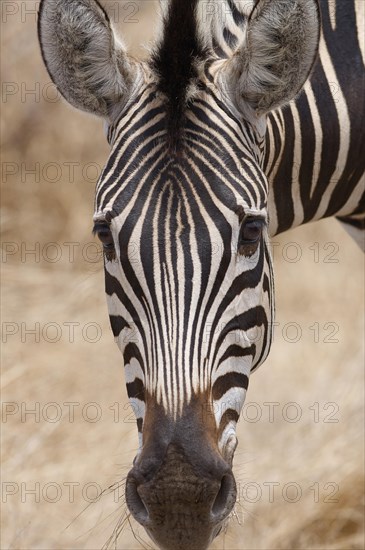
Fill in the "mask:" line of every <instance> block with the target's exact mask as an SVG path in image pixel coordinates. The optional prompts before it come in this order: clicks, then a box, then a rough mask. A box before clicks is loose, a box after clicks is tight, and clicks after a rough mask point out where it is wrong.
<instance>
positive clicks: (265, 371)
mask: <svg viewBox="0 0 365 550" xmlns="http://www.w3.org/2000/svg"><path fill="white" fill-rule="evenodd" d="M117 4H118V3H117V2H113V3H112V5H114V6H115V5H117ZM128 4H129V6H127V7H126V9H125V11H121V9H122V8H120V10H119V19H122V18H123V19H126V18H127V19H128V16H129V20H130V19H131V18H132V19H136V20H138V21H139V24H138V23H134V22H131V21H129V22H127V23H125V24H124V27H125V30H126V32H128V33H129V36H132V35H135V38H134V41H132V39H129V42H130V44H131V45H132V44H138V43H139V42H140V41H143V40H146V37H149V36H150V34H151V32H152V30H153V17H152V14H153V9H152V8H153V5H152V3H151V2H148V3H147V2H144V3H142V2H139V3H135V2H134V3H131V2H129V3H128ZM122 5H123V3H122V2H120V6H122ZM34 6H35V2H32V1H28V2H17V3H12V2H3V6H2V41H3V44H2V46H3V47H2V54H1V61H2V78H3V87H2V91H3V96H2V142H3V143H2V145H3V153H2V154H3V156H2V171H3V174H2V175H3V177H2V179H3V185H2V221H3V236H2V240H3V244H2V248H3V251H4V250H5V251H6V253H5V254H4V255H3V259H2V266H1V267H2V293H3V296H2V297H3V300H2V304H3V310H2V329H3V356H2V368H3V377H2V400H3V402H6V403H7V404H6V403H3V407H5V409H4V410H3V413H4V412H5V414H3V418H2V453H3V454H2V460H3V466H2V483H3V484H2V492H3V494H2V500H3V504H2V506H3V514H2V541H1V548H4V549H5V548H11V549H18V548H22V549H30V548H32V549H40V548H44V549H51V548H52V549H59V548H67V549H75V548H80V549H81V548H83V549H94V548H95V549H96V548H101V547H102V546H103V544H104V543H105V542H106V541H107V540H108V538H109V536H110V535H111V533H112V531H113V528H114V527H115V526H116V524H117V523H118V521H119V519H120V518H123V517H124V516H123V515H124V513H125V506H124V504H123V491H122V489H121V490H120V492H119V494H116V495H115V494H113V493H109V494H105V495H104V496H103V497H102V498H101V499H99V500H98V501H97V502H95V503H94V504H91V506H90V507H89V508H88V509H87V510H86V511H85V512H84V513H82V514H81V515H79V514H80V512H81V511H82V510H83V509H84V508H85V506H86V505H87V504H88V500H91V499H92V498H93V497H94V496H95V494H96V492H95V491H96V489H97V488H98V487H101V488H106V487H108V486H109V485H111V484H112V483H114V482H117V481H122V480H123V478H124V477H125V475H126V473H127V472H128V469H129V468H130V466H131V463H132V459H133V456H134V454H135V451H136V446H137V431H136V428H135V424H134V421H133V418H132V415H131V410H130V409H129V407H128V404H127V400H126V392H125V389H124V383H123V372H122V371H123V369H122V362H121V356H120V354H119V352H118V350H117V348H116V345H115V344H114V342H113V338H112V334H111V331H110V330H109V326H108V317H107V310H106V305H105V301H104V294H103V272H102V264H101V261H100V260H97V261H96V262H95V261H94V260H95V259H97V258H95V254H94V252H95V248H94V245H93V244H91V245H90V244H89V243H94V239H93V237H92V236H91V226H92V213H93V192H94V185H95V180H96V176H97V170H96V168H95V166H100V167H101V166H102V164H103V162H105V160H106V158H107V154H108V146H107V144H106V142H105V139H104V135H103V128H102V123H101V122H100V121H98V120H96V119H93V118H91V117H88V116H87V115H84V114H81V113H78V112H76V111H74V110H73V109H71V108H70V107H69V106H67V105H66V104H65V103H64V102H62V101H57V100H56V101H53V98H54V93H53V92H54V90H52V88H51V87H50V86H49V78H48V76H47V74H46V72H45V69H44V68H43V65H42V62H41V58H40V54H39V50H38V45H37V41H36V18H35V15H34V14H32V13H31V12H30V10H34ZM135 7H136V8H137V13H136V14H133V12H134V11H135ZM137 51H138V50H137ZM32 89H33V90H34V89H35V90H36V94H35V95H34V94H33V95H32V94H31V93H27V92H29V91H30V90H32ZM70 163H74V164H70ZM31 169H34V170H35V174H34V173H33V174H32V173H31V172H29V171H27V170H31ZM71 169H73V174H72V173H71ZM275 241H276V242H277V243H278V244H277V246H276V247H275V271H276V295H277V322H278V327H277V332H276V336H275V342H274V345H273V348H272V352H271V355H270V357H269V359H268V360H267V362H266V364H265V365H264V366H263V367H262V368H261V369H260V371H259V372H258V373H257V374H256V375H255V376H254V377H253V378H252V380H251V386H250V391H249V394H248V401H247V403H248V405H249V406H246V407H245V409H244V414H243V417H242V420H241V421H240V424H239V428H238V434H239V440H240V444H239V448H238V451H237V453H236V458H235V473H236V476H237V482H238V486H239V502H238V503H237V507H236V517H233V518H232V520H231V522H230V525H229V528H228V530H227V533H226V535H225V536H222V537H220V538H219V539H218V540H217V541H216V543H215V546H214V547H215V548H226V549H242V550H243V549H256V548H257V549H258V548H260V549H274V548H275V549H279V548H280V549H284V548H285V549H292V548H302V549H316V550H317V549H322V548H323V549H330V548H331V549H341V550H343V549H349V548H356V549H361V548H364V534H363V527H364V525H363V504H364V501H363V480H364V470H363V462H364V461H363V459H364V456H363V450H364V436H363V427H364V423H363V406H364V394H363V329H364V326H363V321H364V318H363V298H364V279H363V276H364V269H363V267H364V263H363V256H362V254H361V252H360V250H359V249H358V248H357V246H356V245H355V243H354V242H353V241H352V240H351V239H350V238H349V237H348V236H347V235H346V234H345V232H344V231H343V229H342V228H341V227H340V225H339V224H338V223H337V222H336V221H335V220H327V221H324V222H320V223H316V224H313V225H310V226H308V227H306V228H300V229H297V230H296V231H293V232H290V233H287V234H285V235H283V236H282V237H281V238H277V239H275ZM36 243H38V244H36ZM49 243H56V244H53V245H52V244H49ZM65 243H79V244H76V245H71V244H65ZM290 243H297V244H296V245H293V244H290ZM314 243H318V244H314ZM328 243H334V244H328ZM26 247H27V248H26ZM298 247H299V248H298ZM31 248H33V249H35V250H36V253H35V254H31V253H27V250H28V251H29V250H30V249H31ZM297 249H300V253H301V258H300V259H299V260H298V261H297V262H292V261H289V260H292V259H293V258H294V256H295V253H296V250H297ZM72 250H74V258H73V257H72V255H71V258H70V254H71V252H72ZM331 254H332V255H331ZM57 256H58V257H57ZM283 256H284V257H285V258H284V259H283ZM54 259H57V261H52V260H54ZM70 259H71V261H70ZM329 260H335V262H333V261H332V262H329ZM37 323H38V325H37ZM70 323H78V324H74V325H72V326H73V330H74V336H73V338H71V337H70V331H71V328H72V326H71V325H70ZM288 323H289V325H288ZM316 323H317V324H316ZM310 327H312V328H310ZM334 327H338V332H337V333H336V334H331V333H332V331H333V328H334ZM31 328H35V330H36V333H35V334H31V333H29V332H27V330H29V329H31ZM299 329H300V331H301V337H300V338H298V341H297V342H294V341H293V340H295V339H296V338H295V337H296V331H297V330H299ZM317 329H318V330H317ZM10 332H13V333H14V334H10ZM56 339H58V341H57V342H55V341H54V340H56ZM52 340H53V341H52ZM92 340H95V341H94V342H93V341H92ZM328 340H329V341H328ZM333 340H337V341H335V342H334V341H333ZM71 402H72V403H74V419H73V421H71V420H72V418H70V414H69V412H70V410H71V405H67V403H71ZM292 402H294V403H295V404H294V405H293V404H291V403H292ZM55 403H56V404H57V406H56V405H54V404H55ZM92 403H94V404H95V403H96V404H97V408H96V406H95V405H93V404H92ZM116 403H119V405H118V406H117V405H116ZM265 403H266V404H265ZM269 403H276V405H271V406H270V405H269ZM270 407H272V408H273V409H272V410H273V411H274V412H273V413H272V414H273V416H271V417H270V415H269V412H270ZM32 408H33V409H35V410H36V411H37V414H39V418H36V417H35V415H34V414H33V415H32V414H26V410H25V409H28V410H29V409H32ZM97 411H98V412H99V415H100V414H101V418H100V419H96V421H95V422H92V419H93V418H94V416H95V413H96V412H97ZM11 413H12V414H11ZM57 414H58V415H59V416H60V415H61V417H60V418H59V419H57V418H55V415H57ZM118 414H119V416H118ZM260 415H261V416H260ZM296 415H298V419H297V422H291V421H290V420H291V419H293V418H294V417H295V416H296ZM52 419H55V420H56V421H55V422H52V421H51V420H52ZM274 484H275V485H274ZM270 488H271V491H274V493H273V495H272V494H271V491H270ZM32 489H34V490H35V493H31V492H29V491H31V490H32ZM72 489H73V490H72ZM72 492H73V493H74V494H73V495H72ZM296 497H297V498H296ZM52 500H53V501H54V502H51V501H52ZM294 500H296V502H294ZM254 501H256V502H254ZM330 501H333V502H330ZM71 522H72V524H71V525H70V526H69V527H67V526H68V525H69V524H70V523H71ZM243 523H244V524H243ZM133 532H134V534H133ZM139 537H142V538H143V540H144V541H145V542H144V543H140V542H139V540H140V538H139ZM142 544H144V545H145V546H146V547H150V546H149V543H148V542H147V537H146V535H145V534H144V533H143V529H142V528H140V527H138V526H137V525H136V523H135V522H133V521H131V523H128V522H126V523H125V527H124V529H123V530H122V532H121V534H120V537H119V540H118V542H117V543H116V547H117V548H122V549H132V548H142V547H143V546H142Z"/></svg>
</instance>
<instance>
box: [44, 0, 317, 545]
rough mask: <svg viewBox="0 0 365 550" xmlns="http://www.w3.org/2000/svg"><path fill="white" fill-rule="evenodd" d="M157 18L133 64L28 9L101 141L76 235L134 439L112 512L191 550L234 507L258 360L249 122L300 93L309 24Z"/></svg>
mask: <svg viewBox="0 0 365 550" xmlns="http://www.w3.org/2000/svg"><path fill="white" fill-rule="evenodd" d="M162 4H163V5H162V17H161V20H162V22H163V24H162V31H161V36H160V39H159V42H158V45H157V46H156V47H155V49H154V50H153V52H152V53H151V55H150V58H149V60H148V61H146V62H139V61H137V60H135V59H133V58H132V57H131V56H129V55H128V54H127V52H126V50H125V48H124V46H123V45H122V43H121V42H119V40H118V39H117V38H116V36H115V34H114V32H113V30H112V28H111V24H110V21H109V19H108V16H107V14H106V12H105V11H104V10H103V8H102V7H101V6H100V5H99V4H98V3H97V2H96V1H95V0H43V2H42V4H41V10H40V24H39V37H40V42H41V47H42V53H43V58H44V60H45V63H46V66H47V69H48V71H49V74H50V76H51V78H52V79H53V81H54V82H55V83H56V85H57V86H58V88H59V90H60V91H61V93H62V94H63V95H64V97H65V98H66V99H67V100H68V101H69V102H70V103H71V104H72V105H74V106H76V107H78V108H81V109H83V110H86V111H89V112H91V113H93V114H96V115H99V116H101V117H103V118H104V119H105V120H106V121H107V124H108V139H109V142H110V144H111V147H112V150H111V154H110V157H109V160H108V162H107V164H106V166H105V169H104V170H103V173H102V175H101V177H100V180H99V182H98V185H97V191H96V209H95V216H94V223H95V226H94V230H95V232H96V233H97V235H98V236H99V238H100V240H101V241H102V244H103V248H104V253H105V254H104V255H105V280H106V294H107V301H108V308H109V314H110V322H111V326H112V330H113V333H114V336H115V338H116V340H117V342H118V345H119V347H120V350H121V352H122V354H123V358H124V368H125V377H126V383H127V390H128V395H129V398H130V400H131V403H132V406H133V408H134V410H135V413H136V417H137V426H138V431H139V438H140V447H139V451H138V454H137V456H136V458H135V461H134V467H133V469H132V470H131V471H130V472H129V474H128V478H127V482H126V499H127V504H128V507H129V509H130V511H131V513H132V515H133V516H134V517H135V518H136V520H137V521H138V522H139V523H141V524H142V525H143V526H144V527H145V528H146V530H147V532H148V533H149V534H150V536H151V537H152V539H154V540H155V542H157V544H158V545H159V546H160V547H161V548H164V549H169V550H172V549H174V550H176V549H188V548H189V549H191V548H199V549H203V548H207V547H208V546H209V544H210V542H211V540H212V539H213V538H214V536H216V535H217V533H218V532H219V531H220V529H221V528H222V525H223V523H224V522H225V520H226V518H227V517H228V515H229V514H230V512H231V511H232V509H233V507H234V504H235V500H236V485H235V480H234V477H233V474H232V470H231V467H232V460H233V454H234V451H235V448H236V445H237V439H236V423H237V421H238V418H239V414H240V410H241V408H242V405H243V402H244V398H245V394H246V390H247V386H248V380H249V375H250V373H251V372H252V371H253V370H254V369H256V368H257V367H258V366H259V365H260V364H261V363H262V362H263V361H264V359H265V358H266V356H267V354H268V351H269V348H270V342H271V332H272V331H271V329H272V324H273V323H272V322H273V275H272V268H271V259H270V252H269V242H268V211H267V199H268V183H267V179H266V176H265V174H264V170H263V163H264V160H263V159H264V154H265V141H264V139H265V115H266V114H267V113H268V112H269V111H271V110H272V109H275V108H276V107H278V106H280V105H282V104H285V102H288V101H289V100H290V99H292V98H293V97H294V96H295V95H296V94H297V93H298V92H299V90H300V89H301V87H302V86H303V84H304V82H305V80H306V78H307V76H308V73H309V71H310V68H311V66H312V64H313V60H314V57H315V54H316V50H317V44H318V34H319V32H318V26H319V23H318V7H317V3H316V2H315V1H314V0H296V1H292V0H271V1H269V0H259V1H258V2H254V1H251V2H242V3H239V2H236V3H234V2H231V1H230V0H227V2H226V3H225V4H223V3H220V2H214V1H208V2H203V1H202V0H200V1H198V0H187V1H186V2H184V3H183V2H180V1H179V0H171V1H170V2H163V3H162ZM222 7H223V8H224V10H223V11H222Z"/></svg>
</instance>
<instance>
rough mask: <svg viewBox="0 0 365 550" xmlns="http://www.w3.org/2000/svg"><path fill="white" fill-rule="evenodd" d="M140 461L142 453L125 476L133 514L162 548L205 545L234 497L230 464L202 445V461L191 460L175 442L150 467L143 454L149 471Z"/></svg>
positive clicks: (172, 549) (180, 549) (201, 548)
mask: <svg viewBox="0 0 365 550" xmlns="http://www.w3.org/2000/svg"><path fill="white" fill-rule="evenodd" d="M142 455H143V453H142ZM207 455H208V456H207ZM194 458H195V459H196V456H194ZM145 464H146V461H145V460H143V456H142V459H141V460H140V461H137V464H136V465H135V466H134V468H133V469H132V470H131V471H130V472H129V474H128V477H127V482H126V501H127V505H128V508H129V510H130V512H131V514H132V515H133V517H134V518H135V519H136V520H137V521H138V523H140V524H141V525H143V527H145V529H146V531H147V532H148V534H149V535H150V537H151V538H152V539H153V540H154V541H155V542H156V544H158V546H159V548H161V549H163V550H188V549H189V550H192V549H199V550H204V549H205V548H208V546H209V544H210V543H211V541H212V540H213V538H214V537H215V536H216V535H217V534H218V533H219V531H220V530H221V528H222V525H223V524H224V522H225V520H226V519H227V516H228V515H229V513H230V512H231V511H232V509H233V507H234V504H235V502H236V483H235V480H234V477H233V474H232V471H231V468H230V467H229V465H228V464H227V463H226V462H225V461H224V460H223V459H222V458H221V457H220V456H219V455H218V454H216V453H215V451H213V450H211V449H210V448H209V447H208V448H206V447H202V449H201V462H200V463H199V464H197V463H194V462H192V460H191V457H189V455H188V453H186V451H185V450H184V449H182V448H181V447H179V446H178V445H176V444H174V443H170V444H169V445H168V446H167V449H166V454H165V457H164V459H163V461H162V463H160V464H159V465H157V466H156V465H154V467H152V468H151V460H148V465H149V468H148V471H146V468H145V466H144V465H145Z"/></svg>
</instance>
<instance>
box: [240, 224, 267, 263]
mask: <svg viewBox="0 0 365 550" xmlns="http://www.w3.org/2000/svg"><path fill="white" fill-rule="evenodd" d="M264 225H265V222H264V220H260V219H250V218H248V219H246V220H244V221H243V223H242V226H241V231H240V236H239V243H238V253H239V254H242V255H243V256H252V254H254V252H255V251H256V249H257V247H258V244H259V242H260V239H261V235H262V230H263V228H264Z"/></svg>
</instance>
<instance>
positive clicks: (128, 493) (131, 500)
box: [125, 475, 149, 526]
mask: <svg viewBox="0 0 365 550" xmlns="http://www.w3.org/2000/svg"><path fill="white" fill-rule="evenodd" d="M125 497H126V501H127V505H128V508H129V511H130V512H131V514H132V516H133V517H134V519H135V520H137V521H138V523H140V524H141V525H144V526H145V525H146V524H147V523H148V519H149V516H148V511H147V508H146V506H145V504H144V502H143V500H142V499H141V497H140V495H139V493H138V483H137V480H136V479H135V478H134V477H133V476H132V475H128V477H127V482H126V487H125Z"/></svg>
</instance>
